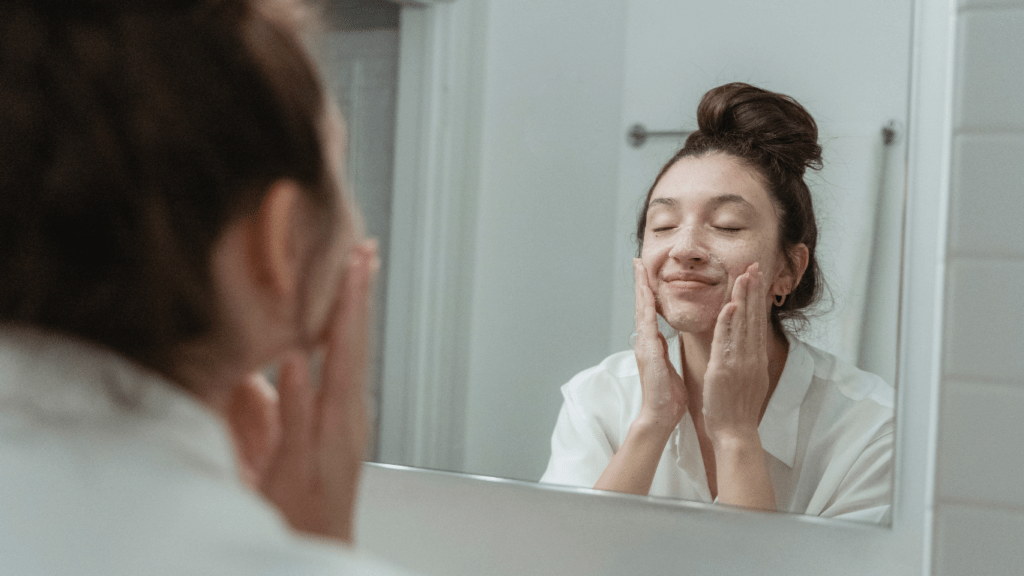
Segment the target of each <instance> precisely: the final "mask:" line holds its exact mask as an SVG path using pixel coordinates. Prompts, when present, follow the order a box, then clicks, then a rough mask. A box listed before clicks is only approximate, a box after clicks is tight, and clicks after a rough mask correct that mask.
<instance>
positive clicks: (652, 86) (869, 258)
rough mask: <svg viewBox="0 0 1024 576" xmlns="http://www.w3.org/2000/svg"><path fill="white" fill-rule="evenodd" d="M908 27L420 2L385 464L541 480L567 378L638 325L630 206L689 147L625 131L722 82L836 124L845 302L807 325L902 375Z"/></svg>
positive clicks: (389, 334) (386, 375)
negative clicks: (772, 94)
mask: <svg viewBox="0 0 1024 576" xmlns="http://www.w3.org/2000/svg"><path fill="white" fill-rule="evenodd" d="M442 16H443V21H440V20H439V18H441V17H442ZM910 31H911V2H910V0H901V1H898V2H891V1H885V0H871V1H868V2H862V3H857V4H856V5H853V4H843V3H821V2H814V1H812V0H787V1H786V2H781V3H770V4H766V3H758V2H750V1H749V0H747V1H740V0H728V1H721V2H707V1H701V2H676V1H674V0H657V1H656V0H600V1H599V2H594V1H586V2H584V1H582V0H579V1H572V2H568V1H565V2H547V1H542V0H531V1H527V2H522V1H520V0H488V1H484V0H453V1H452V2H448V3H439V4H437V5H435V6H434V7H431V8H423V7H418V6H413V5H409V6H407V7H405V8H403V12H402V17H401V31H400V32H399V35H400V38H401V43H400V47H399V63H400V64H399V70H398V91H397V100H396V102H397V109H396V125H395V130H396V132H395V134H396V135H395V162H394V165H395V171H394V173H393V189H394V196H393V200H392V204H391V211H392V215H391V231H390V237H389V244H390V250H389V257H388V263H387V266H388V269H387V279H388V284H387V288H386V298H385V300H384V308H383V312H384V315H385V321H384V328H383V334H382V346H383V348H382V350H383V360H382V365H381V392H380V395H379V406H378V446H377V448H376V459H377V460H378V461H380V462H383V463H389V464H400V465H406V466H415V467H422V468H431V469H440V470H449V471H456V472H462V473H468V474H477V475H486V476H495V477H502V478H512V479H518V480H528V481H536V480H537V479H538V478H539V477H540V475H541V473H542V472H543V470H544V466H545V465H546V463H547V458H548V455H549V453H550V443H549V442H550V435H551V432H552V429H553V427H554V423H555V418H556V416H557V413H558V410H559V407H560V405H561V395H560V393H559V387H560V386H561V385H562V384H564V383H565V382H567V381H568V380H569V378H571V377H572V376H573V375H574V374H575V373H577V372H579V371H581V370H583V369H585V368H588V367H590V366H593V365H595V364H597V363H598V362H599V361H600V360H601V359H603V358H604V357H605V356H607V355H608V354H610V353H613V352H616V351H620V350H623V349H626V348H627V347H628V338H629V334H630V333H631V332H632V314H633V288H632V276H631V273H630V268H629V263H630V258H631V256H632V255H633V253H634V251H635V245H634V244H633V243H632V238H631V233H632V229H633V228H634V226H635V224H634V223H635V217H636V210H637V209H638V207H639V203H640V201H641V200H642V197H643V195H644V193H645V192H646V190H647V188H648V187H649V185H650V183H651V181H652V180H653V178H654V176H655V175H656V173H657V170H658V168H659V167H660V166H661V164H662V163H663V162H664V161H665V160H666V159H667V158H668V157H669V156H670V155H671V153H672V152H673V151H674V150H675V149H676V148H677V147H678V145H679V144H680V140H679V139H678V138H673V137H671V136H666V137H657V136H652V137H650V138H649V139H648V140H647V141H646V142H645V143H644V145H643V146H641V147H635V146H633V145H632V143H631V142H630V140H629V138H628V134H629V132H630V131H631V128H632V127H633V125H635V124H643V125H644V126H646V127H647V129H649V130H651V131H663V130H664V131H676V130H687V129H690V128H691V127H692V124H693V117H694V113H695V110H696V105H697V102H698V101H699V99H700V96H701V95H702V94H703V93H704V92H705V91H706V90H707V89H709V88H711V87H714V86H717V85H719V84H722V83H725V82H729V81H744V82H749V83H752V84H755V85H758V86H762V87H765V88H768V89H771V90H775V91H778V92H782V93H785V94H789V95H791V96H793V97H794V98H796V99H797V100H798V101H800V102H801V103H802V104H804V105H805V106H806V107H807V108H808V109H809V111H810V112H811V113H812V115H814V116H815V118H816V120H817V121H818V122H819V126H820V129H821V135H822V143H823V145H824V148H825V162H826V168H825V170H824V171H822V173H821V174H820V175H818V176H817V177H815V179H814V181H813V182H812V186H813V187H814V189H815V195H816V196H815V201H816V202H817V205H816V208H817V210H818V212H819V219H820V220H821V228H822V232H821V234H822V244H823V246H822V248H821V250H822V252H823V253H824V254H831V255H832V256H833V257H834V260H833V261H832V262H833V263H832V264H830V265H828V266H827V267H826V270H827V273H828V274H829V276H828V281H829V285H830V288H831V289H832V295H833V301H834V302H835V308H834V309H833V310H832V311H831V316H830V317H826V318H825V319H823V320H821V321H820V322H819V323H818V324H817V325H815V326H813V327H812V329H811V332H810V333H809V334H808V335H807V338H808V339H809V340H811V341H816V342H820V343H821V345H822V347H824V348H826V349H829V350H830V351H832V352H834V353H836V354H838V355H840V356H844V357H846V358H847V359H849V360H851V361H853V362H854V363H857V364H859V365H861V366H862V367H864V368H865V369H867V370H869V371H873V372H876V373H880V374H881V375H883V377H884V378H885V379H886V380H887V381H889V382H890V383H895V375H896V372H897V370H896V366H897V355H896V348H897V338H898V332H899V330H898V323H897V315H898V295H899V268H900V259H899V255H900V254H901V234H902V232H901V230H902V229H901V226H902V223H903V202H904V201H903V182H904V178H905V174H904V171H905V146H904V143H905V142H906V138H905V135H904V133H903V131H904V130H905V126H906V123H907V114H908V90H909V88H908V87H909V69H910ZM423 47H427V48H428V49H426V50H424V49H423ZM887 135H888V136H887ZM887 137H888V141H886V139H887ZM897 456H899V454H898V453H897Z"/></svg>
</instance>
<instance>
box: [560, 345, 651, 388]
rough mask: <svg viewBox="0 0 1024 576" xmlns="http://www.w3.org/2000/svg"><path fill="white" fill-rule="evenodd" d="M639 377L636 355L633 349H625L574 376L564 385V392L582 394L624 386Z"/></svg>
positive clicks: (629, 384) (627, 385)
mask: <svg viewBox="0 0 1024 576" xmlns="http://www.w3.org/2000/svg"><path fill="white" fill-rule="evenodd" d="M639 378H640V371H639V369H638V368H637V365H636V356H635V355H634V354H633V351H632V350H624V351H622V352H616V353H615V354H612V355H611V356H608V357H607V358H605V359H604V360H602V361H601V363H599V364H597V365H596V366H591V367H590V368H587V369H586V370H583V371H581V372H579V373H578V374H576V375H575V376H573V377H572V379H571V380H569V382H567V383H566V384H565V385H563V386H562V393H563V394H581V393H587V392H589V391H595V390H605V391H607V390H609V389H616V388H624V387H629V386H631V385H632V384H633V382H634V381H636V380H638V379H639Z"/></svg>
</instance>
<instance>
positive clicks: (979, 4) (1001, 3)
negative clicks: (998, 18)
mask: <svg viewBox="0 0 1024 576" xmlns="http://www.w3.org/2000/svg"><path fill="white" fill-rule="evenodd" d="M957 6H958V7H959V8H960V9H961V10H965V9H975V8H1014V7H1021V8H1024V0H960V2H959V3H958V4H957Z"/></svg>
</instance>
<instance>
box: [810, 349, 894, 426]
mask: <svg viewBox="0 0 1024 576" xmlns="http://www.w3.org/2000/svg"><path fill="white" fill-rule="evenodd" d="M799 346H801V347H802V349H803V350H804V351H805V352H806V354H807V355H808V357H809V358H810V359H811V362H812V363H813V374H812V377H811V382H810V388H809V390H808V393H807V396H806V397H805V408H806V409H807V410H810V411H811V412H813V413H814V414H815V416H814V418H813V420H814V421H816V422H817V424H816V425H815V427H816V429H818V430H819V431H820V432H824V431H829V432H828V435H829V436H830V437H833V438H838V437H847V438H859V440H857V442H874V441H879V440H884V439H885V438H886V437H890V436H891V435H892V432H893V429H894V409H893V407H894V400H895V398H894V397H895V391H894V389H893V387H892V385H891V384H889V383H888V382H886V381H885V380H883V379H882V378H881V377H880V376H878V375H876V374H872V373H870V372H866V371H864V370H861V369H860V368H857V367H856V366H853V365H852V364H850V363H848V362H846V361H844V360H842V359H840V358H838V357H836V356H835V355H833V354H830V353H828V352H825V351H823V350H820V349H818V348H815V347H814V346H811V345H809V344H806V343H802V342H800V343H799ZM809 413H810V412H807V411H805V414H809ZM836 434H839V436H835V435H836Z"/></svg>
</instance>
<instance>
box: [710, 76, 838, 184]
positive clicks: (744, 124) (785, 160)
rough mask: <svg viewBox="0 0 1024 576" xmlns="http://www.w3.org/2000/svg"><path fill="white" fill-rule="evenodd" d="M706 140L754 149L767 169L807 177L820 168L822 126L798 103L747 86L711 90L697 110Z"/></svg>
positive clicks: (730, 146)
mask: <svg viewBox="0 0 1024 576" xmlns="http://www.w3.org/2000/svg"><path fill="white" fill-rule="evenodd" d="M697 127H698V132H697V133H696V134H695V135H697V134H699V135H701V136H702V137H703V138H707V139H708V140H711V141H714V142H718V143H723V144H725V143H728V144H729V145H728V146H725V148H734V147H740V148H749V150H750V151H751V152H755V153H758V155H763V156H764V160H765V162H763V164H764V165H765V166H768V167H771V168H772V169H776V170H780V171H785V172H789V173H793V174H797V175H803V173H804V171H805V170H806V169H807V168H813V169H816V170H817V169H820V168H821V146H820V145H819V144H818V125H817V124H816V123H815V122H814V118H812V117H811V115H810V114H809V113H808V112H807V110H806V109H804V107H803V106H801V105H800V104H799V103H798V102H797V101H796V100H794V99H792V98H790V97H789V96H786V95H784V94H778V93H776V92H770V91H768V90H763V89H761V88H757V87H755V86H751V85H749V84H744V83H742V82H734V83H731V84H724V85H722V86H719V87H717V88H712V89H711V90H709V91H708V92H707V93H706V94H704V97H703V98H702V99H701V101H700V105H699V106H698V107H697Z"/></svg>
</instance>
